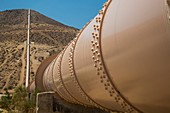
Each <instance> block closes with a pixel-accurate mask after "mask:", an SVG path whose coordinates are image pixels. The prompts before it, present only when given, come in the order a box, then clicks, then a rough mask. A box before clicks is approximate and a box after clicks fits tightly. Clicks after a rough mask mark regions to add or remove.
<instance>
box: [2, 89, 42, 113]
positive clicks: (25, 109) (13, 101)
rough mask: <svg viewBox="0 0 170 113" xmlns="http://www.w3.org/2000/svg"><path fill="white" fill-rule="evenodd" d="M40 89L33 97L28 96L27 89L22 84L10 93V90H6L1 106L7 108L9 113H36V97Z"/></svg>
mask: <svg viewBox="0 0 170 113" xmlns="http://www.w3.org/2000/svg"><path fill="white" fill-rule="evenodd" d="M39 92H40V90H38V89H36V90H35V92H34V93H33V94H32V98H30V99H29V98H28V95H27V92H26V89H25V88H24V87H22V86H18V87H16V88H15V92H14V93H13V94H10V93H9V92H8V90H6V92H5V96H2V97H1V99H0V108H3V109H5V110H7V111H8V112H9V113H18V112H19V111H21V112H22V113H35V110H36V109H35V107H36V102H35V97H36V95H37V93H39Z"/></svg>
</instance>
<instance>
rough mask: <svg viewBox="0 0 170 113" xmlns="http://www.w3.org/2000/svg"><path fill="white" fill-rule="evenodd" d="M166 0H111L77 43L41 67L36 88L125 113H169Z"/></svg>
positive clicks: (169, 31) (169, 49)
mask: <svg viewBox="0 0 170 113" xmlns="http://www.w3.org/2000/svg"><path fill="white" fill-rule="evenodd" d="M168 2H169V1H167V0H108V1H107V2H106V3H105V4H104V5H103V8H102V10H100V11H99V14H98V15H97V16H96V17H95V18H94V19H93V20H91V21H90V22H89V23H87V25H86V26H85V27H83V29H82V30H81V31H80V33H79V34H78V35H77V37H76V38H74V40H72V41H71V42H70V43H69V44H68V45H67V46H66V47H65V49H64V50H63V51H62V52H61V53H60V54H58V55H54V56H51V57H49V58H47V59H46V60H45V61H43V62H42V64H41V65H40V66H39V68H38V70H37V74H36V79H35V84H36V87H38V88H39V89H41V90H42V91H55V92H56V93H57V94H58V95H59V96H60V97H61V98H63V99H64V100H66V101H68V102H71V103H75V104H81V105H84V106H94V107H98V108H101V109H106V110H112V111H120V112H132V113H137V112H144V113H170V20H169V15H170V13H169V7H168Z"/></svg>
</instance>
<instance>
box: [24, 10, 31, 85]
mask: <svg viewBox="0 0 170 113" xmlns="http://www.w3.org/2000/svg"><path fill="white" fill-rule="evenodd" d="M27 35H28V37H27V71H26V81H25V87H26V88H27V87H28V84H29V79H30V8H29V9H28V34H27Z"/></svg>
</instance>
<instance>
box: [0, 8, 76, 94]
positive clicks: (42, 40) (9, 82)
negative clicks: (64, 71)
mask: <svg viewBox="0 0 170 113" xmlns="http://www.w3.org/2000/svg"><path fill="white" fill-rule="evenodd" d="M77 32H78V29H76V28H73V27H69V26H66V25H64V24H62V23H59V22H57V21H55V20H52V19H50V18H48V17H46V16H44V15H42V14H40V13H38V12H36V11H33V10H31V33H30V41H31V42H34V44H31V49H30V50H31V55H30V57H31V63H30V64H31V68H30V73H31V80H33V79H34V76H35V73H36V70H37V68H38V66H39V64H40V63H41V62H42V61H43V60H44V59H45V58H46V57H48V56H50V55H53V54H56V53H59V52H60V51H61V50H62V49H63V48H64V46H65V45H67V43H68V42H69V41H70V40H72V39H73V38H74V37H75V36H76V34H77ZM26 38H27V10H26V9H20V10H6V11H3V12H0V92H3V90H4V89H5V88H7V89H9V90H11V91H12V90H13V89H14V88H15V87H16V86H18V85H21V84H22V85H24V81H25V71H26V45H25V44H24V41H26Z"/></svg>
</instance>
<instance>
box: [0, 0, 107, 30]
mask: <svg viewBox="0 0 170 113" xmlns="http://www.w3.org/2000/svg"><path fill="white" fill-rule="evenodd" d="M105 2H106V0H0V11H4V10H10V9H28V8H31V9H32V10H35V11H38V12H40V13H42V14H44V15H45V16H47V17H50V18H52V19H54V20H56V21H59V22H61V23H63V24H65V25H68V26H72V27H76V28H79V29H82V27H83V26H84V25H85V24H86V23H87V22H89V21H90V20H91V19H93V18H94V17H95V16H96V15H97V13H98V11H99V10H100V9H101V8H102V5H103V3H105Z"/></svg>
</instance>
